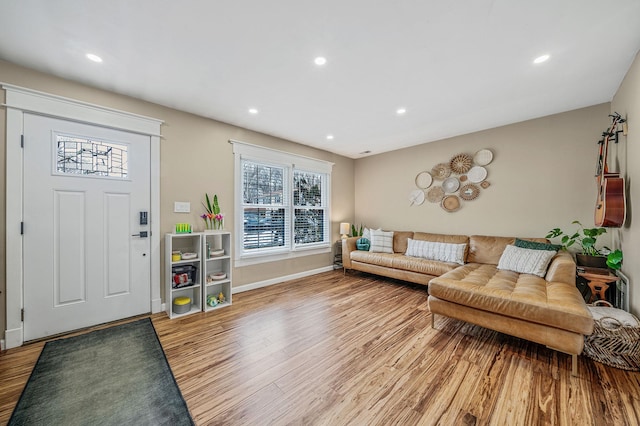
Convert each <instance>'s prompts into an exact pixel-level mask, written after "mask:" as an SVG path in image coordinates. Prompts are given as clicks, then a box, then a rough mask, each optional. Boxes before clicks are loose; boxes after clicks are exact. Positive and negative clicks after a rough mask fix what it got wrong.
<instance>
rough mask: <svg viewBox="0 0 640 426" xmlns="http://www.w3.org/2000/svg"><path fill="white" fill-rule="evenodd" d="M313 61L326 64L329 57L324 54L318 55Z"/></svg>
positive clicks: (317, 63)
mask: <svg viewBox="0 0 640 426" xmlns="http://www.w3.org/2000/svg"><path fill="white" fill-rule="evenodd" d="M313 62H315V64H316V65H324V64H326V63H327V58H325V57H324V56H318V57H317V58H315V59H314V60H313Z"/></svg>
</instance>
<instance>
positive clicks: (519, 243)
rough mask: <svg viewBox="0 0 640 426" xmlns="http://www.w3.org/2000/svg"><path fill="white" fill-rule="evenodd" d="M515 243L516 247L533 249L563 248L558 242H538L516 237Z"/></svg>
mask: <svg viewBox="0 0 640 426" xmlns="http://www.w3.org/2000/svg"><path fill="white" fill-rule="evenodd" d="M514 245H515V246H516V247H520V248H527V249H531V250H548V251H558V250H560V249H561V248H562V246H560V245H557V244H548V243H538V242H536V241H527V240H521V239H519V238H516V242H515V244H514Z"/></svg>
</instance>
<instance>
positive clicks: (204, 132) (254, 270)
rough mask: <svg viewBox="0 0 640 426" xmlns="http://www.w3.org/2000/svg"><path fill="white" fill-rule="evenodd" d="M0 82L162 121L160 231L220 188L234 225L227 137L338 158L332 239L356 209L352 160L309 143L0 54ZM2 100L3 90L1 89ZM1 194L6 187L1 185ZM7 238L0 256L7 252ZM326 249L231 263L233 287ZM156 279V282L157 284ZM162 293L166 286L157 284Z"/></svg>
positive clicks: (195, 211)
mask: <svg viewBox="0 0 640 426" xmlns="http://www.w3.org/2000/svg"><path fill="white" fill-rule="evenodd" d="M0 82H3V83H10V84H14V85H18V86H23V87H27V88H30V89H35V90H40V91H43V92H47V93H51V94H55V95H60V96H65V97H68V98H73V99H77V100H81V101H85V102H90V103H94V104H98V105H102V106H105V107H110V108H116V109H119V110H123V111H128V112H132V113H136V114H141V115H145V116H149V117H154V118H157V119H160V120H164V122H165V123H164V125H163V126H162V129H161V131H162V135H163V139H162V141H161V165H160V168H161V180H160V193H161V197H160V198H161V199H160V203H161V206H160V230H161V231H162V232H163V233H165V232H171V231H172V229H173V226H174V224H175V223H176V222H191V223H193V224H197V226H198V227H202V225H201V223H202V220H201V219H200V218H199V215H200V214H202V213H203V212H204V210H203V208H202V206H201V201H202V200H204V194H205V193H209V194H210V195H213V194H218V198H219V200H220V205H221V208H222V211H223V212H224V213H225V215H226V219H225V228H226V229H228V230H233V225H234V223H233V206H234V196H233V167H234V161H233V153H232V146H231V144H229V143H228V140H229V139H235V140H240V141H244V142H249V143H253V144H257V145H262V146H268V147H271V148H275V149H279V150H283V151H287V152H291V153H295V154H301V155H305V156H308V157H313V158H317V159H320V160H325V161H330V162H333V163H335V165H334V167H333V174H332V197H331V211H332V221H333V224H332V229H331V232H332V238H333V239H334V240H337V239H338V238H339V233H338V227H339V223H340V222H341V221H344V220H350V219H351V218H352V217H353V215H354V212H353V196H354V185H353V179H354V175H353V169H354V161H353V160H351V159H349V158H345V157H342V156H339V155H336V154H332V153H329V152H326V151H321V150H317V149H313V148H309V147H306V146H303V145H300V144H296V143H293V142H289V141H286V140H283V139H279V138H276V137H271V136H268V135H264V134H261V133H257V132H252V131H249V130H246V129H242V128H239V127H236V126H232V125H228V124H225V123H220V122H217V121H214V120H210V119H206V118H202V117H198V116H195V115H192V114H188V113H184V112H181V111H177V110H174V109H170V108H165V107H162V106H159V105H156V104H152V103H148V102H143V101H140V100H137V99H133V98H130V97H126V96H121V95H117V94H115V93H111V92H107V91H103V90H98V89H94V88H91V87H87V86H84V85H82V84H78V83H74V82H70V81H67V80H62V79H59V78H57V77H54V76H51V75H47V74H43V73H39V72H36V71H32V70H29V69H26V68H23V67H19V66H16V65H14V64H11V63H8V62H4V61H0ZM0 93H1V94H0V96H1V97H2V98H3V100H4V92H3V91H2V92H0ZM5 135H6V131H5V114H4V113H2V114H0V141H2V144H3V147H4V146H5V144H6V141H5ZM0 152H1V154H0V156H1V158H2V161H1V162H0V164H1V166H0V167H2V170H1V171H0V185H1V188H2V191H4V190H5V169H4V167H5V161H4V157H5V149H2V150H0ZM3 193H4V192H3ZM174 201H188V202H190V203H191V213H190V214H178V213H173V203H174ZM4 203H5V197H4V196H2V197H0V238H1V239H2V241H4V239H5V208H4ZM4 249H5V247H4V243H2V244H0V256H1V258H2V259H4ZM332 263H333V256H332V255H331V254H324V255H315V256H307V257H304V258H297V259H292V260H288V261H283V262H271V263H266V264H261V265H257V266H249V267H243V268H236V269H235V270H234V286H239V285H244V284H250V283H254V282H259V281H263V280H270V279H277V278H278V277H282V276H287V275H291V274H297V273H301V272H304V271H308V270H310V269H315V268H322V267H327V266H331V265H332ZM0 279H1V283H0V291H2V295H1V300H0V307H1V311H0V312H1V314H0V330H3V331H4V329H5V312H6V311H5V309H4V305H5V288H6V286H5V281H6V280H5V263H4V261H3V262H2V264H1V265H0ZM155 285H160V283H156V284H155ZM161 294H162V295H163V296H164V289H162V290H161Z"/></svg>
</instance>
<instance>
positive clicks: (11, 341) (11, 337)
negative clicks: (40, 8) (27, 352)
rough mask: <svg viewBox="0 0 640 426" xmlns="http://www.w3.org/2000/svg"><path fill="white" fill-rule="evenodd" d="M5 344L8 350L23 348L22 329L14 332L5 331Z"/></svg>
mask: <svg viewBox="0 0 640 426" xmlns="http://www.w3.org/2000/svg"><path fill="white" fill-rule="evenodd" d="M4 339H5V342H4V344H5V345H6V349H11V348H17V347H18V346H22V343H24V342H23V341H22V328H14V329H12V330H5V331H4Z"/></svg>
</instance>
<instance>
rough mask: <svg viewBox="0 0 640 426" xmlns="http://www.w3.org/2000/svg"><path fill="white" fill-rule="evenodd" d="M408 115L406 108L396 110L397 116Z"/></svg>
mask: <svg viewBox="0 0 640 426" xmlns="http://www.w3.org/2000/svg"><path fill="white" fill-rule="evenodd" d="M406 113H407V109H406V108H398V109H397V110H396V114H398V115H404V114H406Z"/></svg>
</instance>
